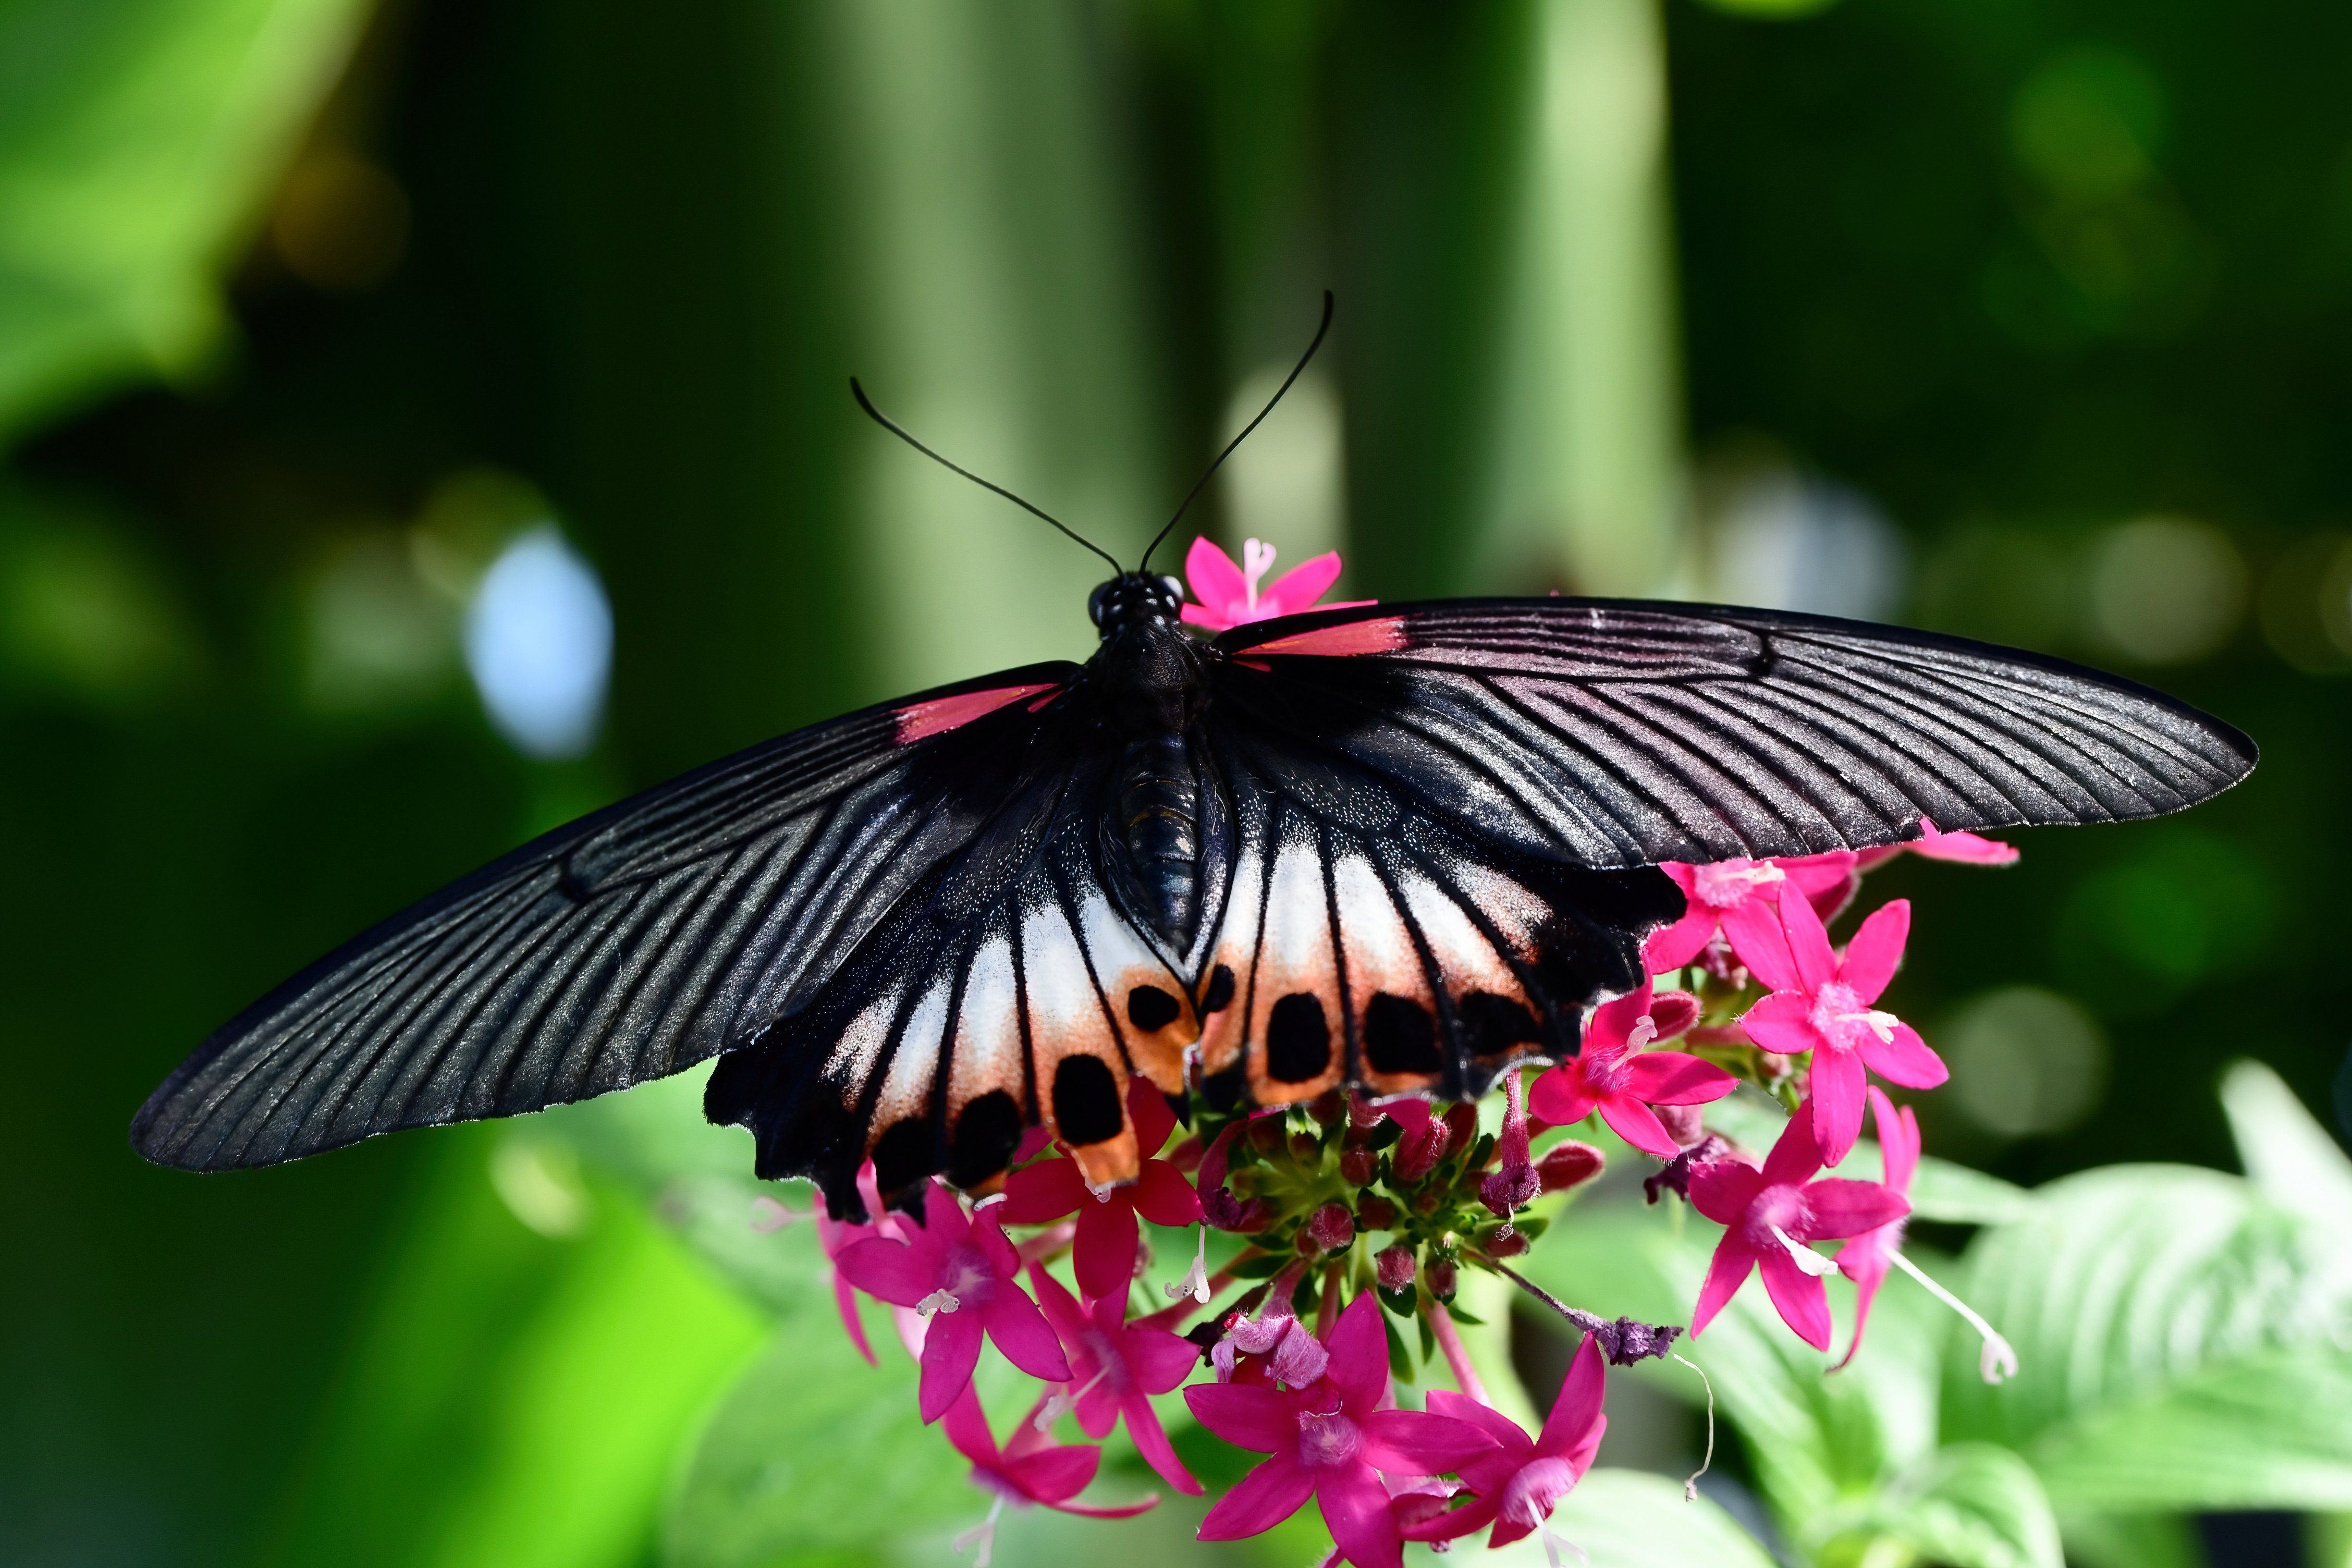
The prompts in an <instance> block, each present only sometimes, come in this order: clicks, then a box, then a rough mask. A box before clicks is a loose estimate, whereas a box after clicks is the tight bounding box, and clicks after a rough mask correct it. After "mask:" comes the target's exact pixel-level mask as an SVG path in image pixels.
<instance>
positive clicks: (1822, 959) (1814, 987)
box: [1748, 899, 1838, 995]
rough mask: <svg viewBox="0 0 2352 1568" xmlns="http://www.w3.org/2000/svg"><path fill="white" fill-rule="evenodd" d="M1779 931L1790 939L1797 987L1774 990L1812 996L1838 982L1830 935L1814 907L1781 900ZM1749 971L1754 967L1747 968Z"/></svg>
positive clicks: (1795, 901)
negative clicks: (1809, 993) (1826, 986)
mask: <svg viewBox="0 0 2352 1568" xmlns="http://www.w3.org/2000/svg"><path fill="white" fill-rule="evenodd" d="M1780 931H1781V934H1782V935H1784V936H1786V937H1787V938H1788V939H1789V956H1790V959H1791V960H1792V961H1793V962H1794V963H1796V965H1797V975H1798V979H1799V985H1797V986H1778V985H1776V986H1774V987H1773V989H1774V990H1776V991H1785V990H1796V989H1799V988H1801V989H1803V990H1805V991H1808V992H1811V993H1812V994H1815V995H1819V994H1821V989H1822V986H1824V985H1827V984H1829V983H1830V982H1831V981H1832V980H1835V979H1836V978H1837V973H1838V970H1837V954H1836V953H1835V952H1832V951H1831V948H1830V933H1829V931H1827V929H1825V928H1824V927H1823V926H1822V917H1821V916H1819V915H1817V914H1815V913H1814V912H1813V906H1812V905H1811V904H1810V903H1808V902H1806V901H1805V900H1802V899H1783V900H1780ZM1748 967H1749V968H1751V969H1752V968H1754V967H1755V965H1753V964H1750V965H1749V966H1748Z"/></svg>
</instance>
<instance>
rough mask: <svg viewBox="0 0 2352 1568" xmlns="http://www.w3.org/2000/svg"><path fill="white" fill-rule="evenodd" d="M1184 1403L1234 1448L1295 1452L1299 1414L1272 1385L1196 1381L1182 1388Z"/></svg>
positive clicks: (1194, 1417) (1256, 1451) (1201, 1421)
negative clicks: (1295, 1412) (1267, 1386)
mask: <svg viewBox="0 0 2352 1568" xmlns="http://www.w3.org/2000/svg"><path fill="white" fill-rule="evenodd" d="M1184 1406H1185V1408H1186V1409H1188V1410H1190V1411H1192V1419H1193V1420H1195V1421H1198V1422H1199V1423H1200V1424H1201V1425H1202V1426H1206V1427H1207V1428H1208V1429H1209V1430H1210V1431H1212V1432H1214V1433H1215V1434H1216V1435H1217V1436H1220V1437H1223V1439H1224V1440H1225V1441H1226V1442H1228V1443H1231V1444H1232V1445H1233V1446H1234V1447H1236V1448H1247V1449H1249V1450H1250V1451H1251V1452H1253V1453H1257V1454H1295V1453H1297V1448H1298V1417H1297V1415H1296V1414H1294V1413H1293V1411H1292V1410H1291V1407H1290V1401H1289V1400H1287V1399H1286V1398H1284V1397H1283V1396H1282V1395H1281V1394H1276V1392H1275V1391H1274V1390H1272V1389H1271V1388H1265V1387H1259V1386H1255V1385H1253V1384H1246V1383H1196V1384H1193V1385H1192V1387H1190V1388H1188V1389H1186V1390H1185V1391H1184ZM1291 1506H1292V1507H1294V1508H1296V1507H1297V1504H1296V1503H1294V1504H1292V1505H1291ZM1284 1517H1285V1518H1287V1517H1289V1516H1288V1515H1287V1514H1286V1515H1284Z"/></svg>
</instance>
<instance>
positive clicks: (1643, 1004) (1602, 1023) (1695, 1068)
mask: <svg viewBox="0 0 2352 1568" xmlns="http://www.w3.org/2000/svg"><path fill="white" fill-rule="evenodd" d="M1796 901H1797V902H1799V903H1802V902H1803V900H1796ZM1697 1016H1698V1008H1697V1005H1696V1003H1695V1002H1694V1001H1693V1000H1692V998H1691V997H1689V996H1688V995H1686V994H1684V993H1682V992H1679V991H1669V992H1667V993H1666V994H1664V995H1663V996H1659V997H1656V998H1654V999H1653V997H1652V996H1651V994H1650V983H1649V982H1648V981H1646V980H1644V981H1643V982H1642V984H1641V986H1640V988H1639V989H1638V990H1634V991H1629V992H1627V993H1626V994H1624V995H1622V996H1620V997H1619V998H1617V1000H1615V1001H1614V1002H1608V1003H1603V1004H1602V1005H1601V1006H1598V1007H1596V1008H1594V1009H1593V1010H1592V1016H1591V1017H1590V1018H1589V1019H1587V1020H1586V1022H1585V1026H1584V1048H1583V1049H1582V1050H1581V1051H1580V1052H1578V1053H1577V1058H1576V1059H1575V1060H1574V1061H1570V1062H1562V1063H1560V1064H1559V1066H1558V1067H1556V1068H1552V1069H1551V1070H1550V1071H1549V1072H1547V1073H1545V1074H1544V1075H1543V1076H1542V1077H1541V1078H1539V1079H1536V1089H1535V1095H1534V1099H1533V1108H1534V1110H1535V1113H1536V1114H1537V1115H1538V1116H1540V1117H1542V1118H1543V1119H1544V1120H1545V1121H1549V1122H1550V1123H1552V1124H1553V1125H1554V1126H1563V1125H1565V1124H1567V1123H1569V1122H1571V1121H1583V1120H1584V1119H1585V1118H1586V1117H1588V1116H1590V1115H1591V1114H1592V1112H1593V1111H1594V1110H1599V1111H1600V1112H1601V1120H1602V1121H1606V1122H1607V1123H1609V1125H1610V1126H1611V1127H1612V1128H1613V1129H1614V1130H1615V1131H1616V1133H1617V1135H1618V1136H1619V1137H1620V1138H1622V1139H1624V1140H1625V1142H1628V1143H1631V1144H1632V1145H1633V1147H1634V1148H1636V1149H1639V1150H1641V1151H1642V1152H1643V1153H1645V1154H1654V1155H1656V1156H1657V1157H1658V1158H1659V1159H1661V1160H1671V1159H1673V1158H1674V1157H1675V1154H1677V1153H1679V1152H1681V1150H1680V1147H1679V1146H1678V1145H1677V1144H1676V1143H1675V1140H1674V1135H1673V1134H1671V1133H1669V1132H1668V1131H1666V1130H1665V1128H1664V1126H1663V1125H1662V1124H1661V1123H1660V1122H1659V1121H1658V1117H1657V1112H1655V1111H1654V1110H1651V1109H1650V1108H1651V1107H1652V1106H1654V1105H1704V1104H1706V1103H1707V1102H1708V1101H1710V1100H1721V1099H1722V1098H1723V1097H1724V1096H1725V1095H1727V1094H1729V1093H1730V1092H1731V1091H1732V1090H1733V1089H1736V1088H1738V1084H1739V1080H1738V1079H1736V1078H1734V1077H1732V1076H1731V1075H1730V1074H1729V1073H1727V1072H1726V1071H1724V1070H1723V1069H1722V1068H1719V1067H1717V1066H1715V1065H1714V1064H1713V1063H1712V1062H1704V1061H1701V1060H1700V1059H1699V1058H1696V1057H1694V1056H1690V1055H1687V1054H1685V1053H1684V1052H1682V1051H1653V1050H1645V1049H1643V1047H1646V1046H1647V1045H1648V1044H1649V1043H1650V1042H1651V1041H1652V1040H1654V1039H1655V1038H1657V1037H1659V1036H1660V1035H1661V1034H1679V1033H1681V1032H1682V1031H1683V1030H1684V1029H1687V1028H1689V1027H1690V1026H1691V1023H1692V1022H1693V1020H1695V1019H1696V1017H1697Z"/></svg>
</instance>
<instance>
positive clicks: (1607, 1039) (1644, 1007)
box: [1578, 980, 1650, 1066]
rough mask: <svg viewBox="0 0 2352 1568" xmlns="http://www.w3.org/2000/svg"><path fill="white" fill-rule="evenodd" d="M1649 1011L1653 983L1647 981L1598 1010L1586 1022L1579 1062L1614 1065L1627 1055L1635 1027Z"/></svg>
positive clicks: (1599, 1007) (1604, 1003) (1595, 1009)
mask: <svg viewBox="0 0 2352 1568" xmlns="http://www.w3.org/2000/svg"><path fill="white" fill-rule="evenodd" d="M1649 1010H1650V983H1649V982H1648V981H1646V980H1644V981H1643V982H1642V984H1639V985H1638V986H1635V987H1634V988H1633V990H1631V991H1628V992H1627V993H1625V994H1624V995H1622V996H1620V997H1618V998H1617V999H1616V1000H1615V1001H1613V1002H1603V1003H1602V1004H1601V1005H1600V1006H1598V1007H1595V1008H1594V1009H1593V1010H1592V1016H1591V1018H1590V1019H1588V1020H1587V1021H1586V1023H1585V1026H1584V1049H1583V1051H1582V1054H1581V1055H1580V1057H1579V1058H1578V1059H1579V1060H1581V1061H1585V1062H1588V1063H1591V1064H1592V1065H1594V1066H1606V1065H1608V1064H1609V1063H1612V1062H1614V1061H1615V1060H1616V1059H1617V1058H1619V1057H1622V1056H1623V1055H1624V1054H1625V1049H1626V1047H1627V1046H1628V1045H1629V1044H1630V1043H1631V1041H1632V1037H1633V1026H1634V1025H1636V1024H1638V1023H1640V1022H1641V1021H1642V1016H1643V1014H1645V1013H1647V1012H1648V1011H1649Z"/></svg>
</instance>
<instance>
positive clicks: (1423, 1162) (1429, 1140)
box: [1391, 1117, 1454, 1182]
mask: <svg viewBox="0 0 2352 1568" xmlns="http://www.w3.org/2000/svg"><path fill="white" fill-rule="evenodd" d="M1453 1138H1454V1134H1453V1133H1452V1132H1451V1131H1448V1129H1447V1128H1446V1125H1445V1123H1444V1121H1440V1120H1438V1119H1437V1118H1436V1117H1431V1118H1430V1119H1429V1123H1428V1125H1427V1126H1425V1127H1422V1128H1420V1129H1418V1130H1414V1129H1411V1128H1408V1129H1407V1130H1406V1131H1405V1134H1404V1136H1403V1137H1402V1138H1400V1139H1398V1140H1397V1145H1396V1152H1395V1154H1394V1155H1392V1156H1391V1169H1393V1170H1394V1171H1395V1172H1396V1173H1397V1179H1398V1180H1399V1181H1404V1182H1417V1181H1419V1180H1421V1178H1422V1177H1423V1176H1425V1175H1427V1174H1429V1173H1430V1171H1431V1170H1432V1169H1433V1167H1434V1166H1435V1165H1436V1163H1437V1162H1438V1161H1439V1160H1440V1159H1442V1158H1444V1154H1445V1148H1446V1145H1447V1144H1448V1143H1450V1142H1453Z"/></svg>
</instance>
